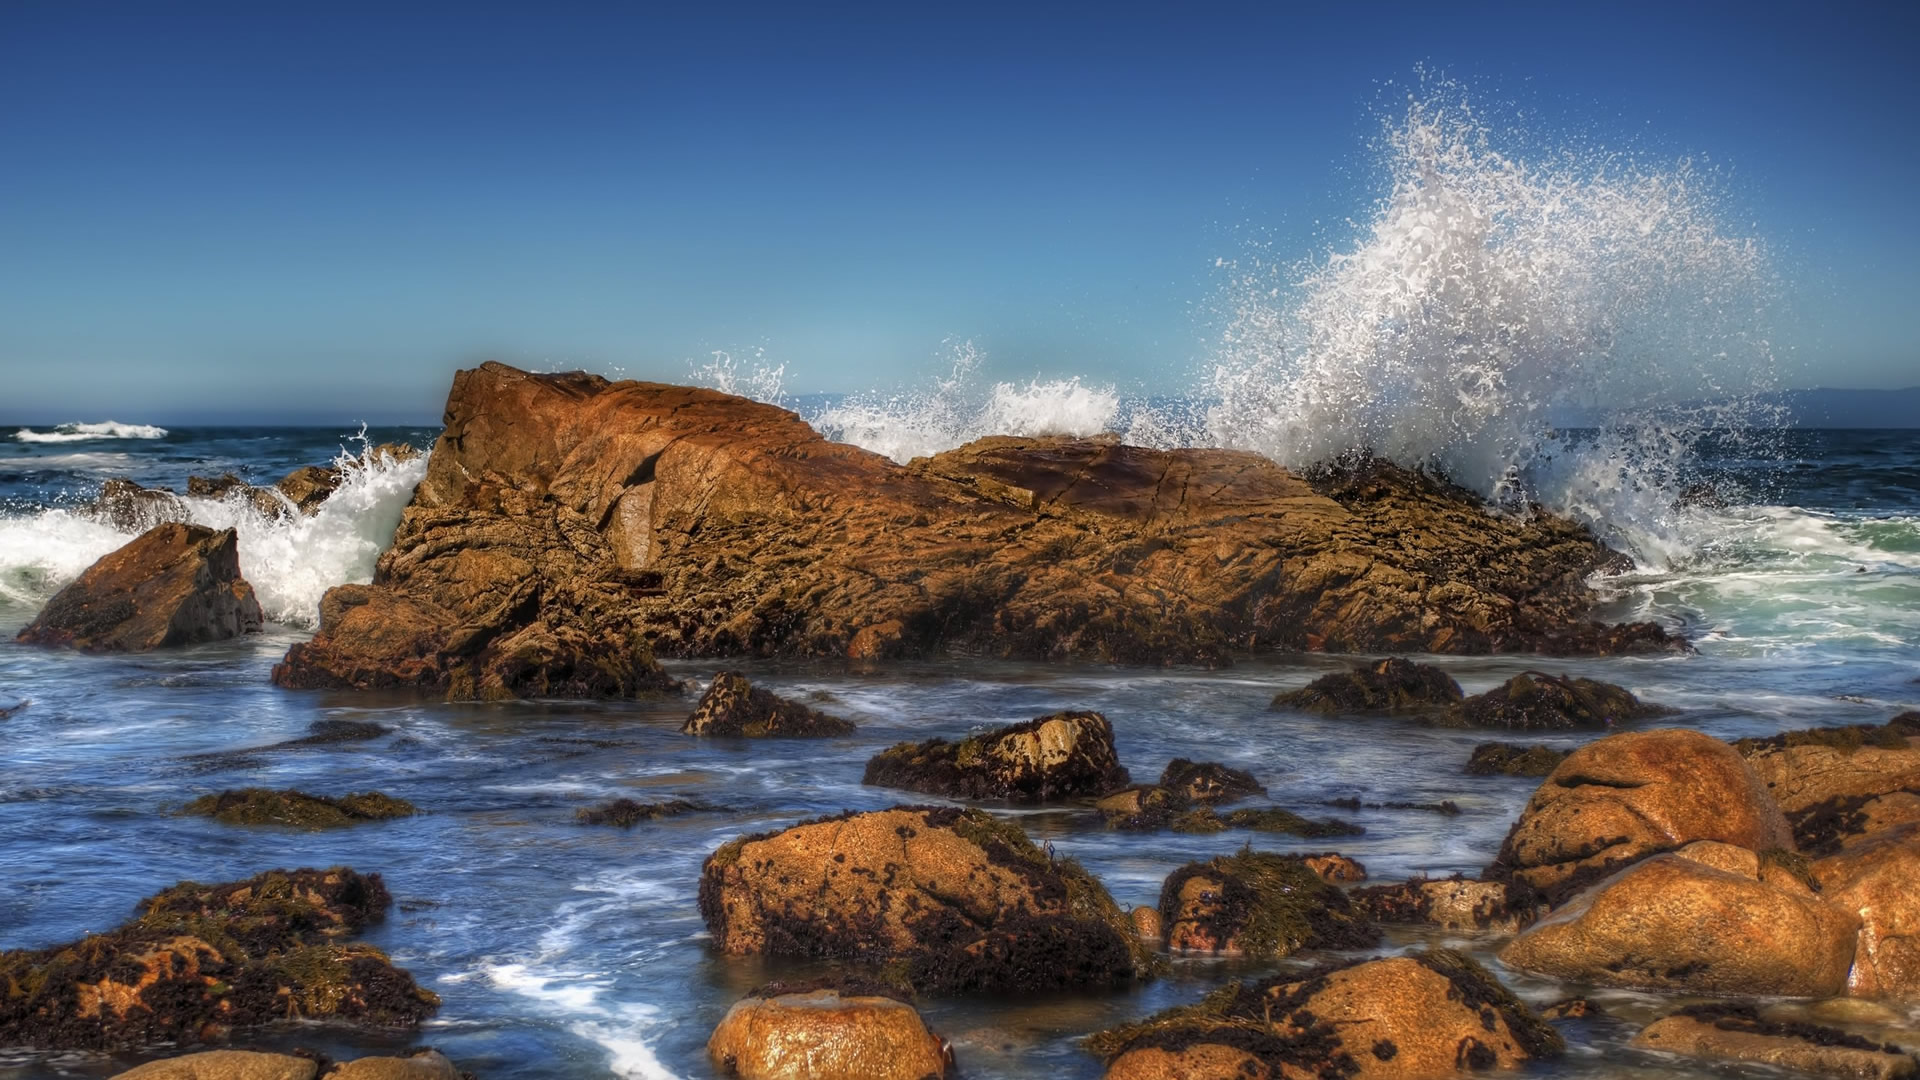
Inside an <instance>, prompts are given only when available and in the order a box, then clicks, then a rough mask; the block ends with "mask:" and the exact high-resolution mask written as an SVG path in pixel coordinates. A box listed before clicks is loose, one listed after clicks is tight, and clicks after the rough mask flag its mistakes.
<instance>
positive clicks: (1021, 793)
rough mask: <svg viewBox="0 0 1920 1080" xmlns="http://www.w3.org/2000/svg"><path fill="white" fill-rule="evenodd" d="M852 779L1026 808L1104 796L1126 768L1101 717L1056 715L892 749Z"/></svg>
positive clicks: (1121, 778) (1124, 777)
mask: <svg viewBox="0 0 1920 1080" xmlns="http://www.w3.org/2000/svg"><path fill="white" fill-rule="evenodd" d="M860 782H861V783H863V784H870V785H873V786H876V787H890V788H901V789H904V790H907V791H920V792H925V793H927V794H929V795H941V796H945V797H947V798H960V799H1007V800H1010V801H1013V802H1024V803H1034V802H1045V801H1047V800H1049V799H1065V798H1073V797H1076V796H1089V795H1100V794H1103V793H1105V792H1109V791H1112V790H1113V789H1114V788H1116V787H1119V786H1121V785H1123V784H1125V783H1126V782H1127V770H1126V769H1124V768H1122V767H1121V766H1120V758H1119V756H1118V754H1116V753H1115V751H1114V747H1113V725H1111V724H1109V723H1108V722H1107V718H1106V717H1104V716H1102V715H1100V714H1099V713H1097V712H1062V713H1054V714H1052V715H1051V716H1042V717H1039V718H1037V719H1034V720H1028V721H1026V722H1025V723H1020V724H1012V725H1009V726H1007V727H1003V728H996V729H994V730H992V731H988V732H985V733H983V734H979V735H974V736H972V737H970V738H967V739H963V740H961V741H960V742H957V743H954V742H948V741H947V740H945V739H929V740H927V741H926V742H922V743H899V744H896V745H894V746H892V747H889V748H888V749H886V750H882V751H881V752H880V753H878V754H876V755H874V757H873V759H872V760H870V761H868V762H867V769H866V773H865V775H863V776H862V777H861V779H860Z"/></svg>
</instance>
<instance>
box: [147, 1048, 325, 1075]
mask: <svg viewBox="0 0 1920 1080" xmlns="http://www.w3.org/2000/svg"><path fill="white" fill-rule="evenodd" d="M319 1074H320V1063H319V1062H318V1061H316V1060H314V1059H313V1058H310V1057H294V1056H293V1055H291V1054H261V1053H256V1052H254V1051H251V1050H202V1051H201V1052H199V1053H197V1054H182V1055H181V1056H179V1057H171V1058H162V1059H160V1060H159V1061H149V1062H147V1063H146V1064H145V1065H137V1066H135V1067H133V1068H131V1069H128V1070H127V1071H126V1072H123V1073H116V1074H115V1075H114V1077H113V1080H314V1077H316V1076H318V1075H319Z"/></svg>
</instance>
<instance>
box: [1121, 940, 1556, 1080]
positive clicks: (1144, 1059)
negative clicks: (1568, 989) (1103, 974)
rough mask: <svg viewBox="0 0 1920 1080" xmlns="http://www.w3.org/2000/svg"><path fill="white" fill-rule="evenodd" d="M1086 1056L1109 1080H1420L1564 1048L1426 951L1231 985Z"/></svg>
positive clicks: (1526, 1016)
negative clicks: (1093, 1057)
mask: <svg viewBox="0 0 1920 1080" xmlns="http://www.w3.org/2000/svg"><path fill="white" fill-rule="evenodd" d="M1088 1048H1089V1049H1091V1050H1092V1051H1094V1052H1095V1053H1097V1054H1099V1055H1100V1056H1101V1057H1103V1058H1105V1059H1107V1061H1108V1062H1109V1064H1108V1067H1107V1078H1108V1080H1116V1078H1118V1080H1183V1078H1205V1080H1241V1078H1243V1077H1261V1076H1270V1077H1346V1078H1349V1080H1418V1078H1425V1077H1435V1076H1453V1075H1456V1074H1458V1073H1461V1072H1464V1071H1468V1070H1475V1071H1477V1070H1482V1069H1513V1068H1518V1067H1520V1066H1522V1065H1525V1064H1527V1063H1528V1062H1532V1061H1540V1060H1544V1059H1550V1058H1555V1057H1558V1056H1560V1055H1561V1054H1562V1053H1564V1052H1565V1049H1566V1044H1565V1043H1564V1042H1563V1041H1562V1040H1561V1038H1560V1035H1559V1033H1558V1032H1556V1031H1554V1030H1553V1028H1552V1027H1550V1026H1549V1025H1547V1024H1546V1023H1545V1022H1543V1021H1541V1020H1540V1019H1539V1017H1537V1016H1535V1015H1534V1014H1533V1012H1532V1010H1530V1009H1528V1008H1527V1006H1526V1005H1525V1004H1524V1003H1522V1002H1521V1001H1520V1000H1519V999H1518V998H1516V997H1514V996H1513V995H1512V994H1511V993H1510V992H1508V991H1507V989H1506V988H1505V987H1503V986H1501V985H1500V983H1499V981H1498V980H1496V979H1495V978H1494V977H1493V976H1492V975H1490V974H1488V973H1487V971H1486V969H1485V968H1482V967H1481V966H1480V965H1478V964H1476V963H1474V962H1473V961H1472V960H1471V959H1470V958H1468V957H1467V956H1465V955H1464V954H1461V953H1457V952H1454V951H1452V950H1447V949H1433V950H1429V951H1427V952H1424V953H1416V954H1413V955H1411V956H1396V957H1391V958H1388V959H1384V960H1367V961H1360V962H1354V963H1349V964H1346V965H1336V966H1333V967H1330V968H1321V969H1319V970H1317V971H1313V972H1309V973H1307V974H1306V975H1304V976H1302V975H1280V976H1275V977H1272V978H1268V979H1264V980H1261V981H1259V982H1255V983H1232V984H1230V985H1228V986H1226V987H1224V988H1222V989H1220V990H1217V991H1215V992H1213V993H1212V994H1209V995H1208V996H1207V998H1206V999H1205V1000H1203V1001H1201V1002H1200V1003H1199V1004H1197V1005H1190V1006H1185V1007H1182V1008H1176V1009H1172V1010H1169V1011H1167V1012H1164V1013H1160V1014H1159V1015H1156V1016H1151V1017H1148V1018H1147V1019H1145V1020H1140V1021H1137V1022H1134V1023H1131V1024H1125V1025H1122V1026H1120V1027H1118V1028H1114V1029H1111V1030H1109V1031H1103V1032H1100V1033H1099V1034H1097V1035H1095V1036H1093V1037H1092V1038H1091V1039H1089V1040H1088ZM1235 1070H1238V1071H1235Z"/></svg>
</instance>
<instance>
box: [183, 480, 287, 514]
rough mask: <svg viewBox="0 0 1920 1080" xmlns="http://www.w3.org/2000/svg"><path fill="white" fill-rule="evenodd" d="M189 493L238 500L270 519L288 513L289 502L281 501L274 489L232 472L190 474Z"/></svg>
mask: <svg viewBox="0 0 1920 1080" xmlns="http://www.w3.org/2000/svg"><path fill="white" fill-rule="evenodd" d="M187 495H188V496H189V497H190V498H196V499H218V500H222V501H238V502H241V503H244V504H245V505H246V506H248V507H250V508H251V509H252V510H253V512H254V513H256V514H259V515H260V516H261V517H264V518H267V519H269V520H272V519H274V518H280V517H285V516H286V513H287V504H286V503H284V502H281V501H280V497H279V496H278V495H277V494H275V492H274V491H273V489H271V488H260V487H254V486H253V485H252V484H249V483H247V482H246V481H245V480H242V479H240V478H239V477H238V476H235V475H234V474H232V473H226V474H224V475H222V476H217V477H209V476H189V477H187Z"/></svg>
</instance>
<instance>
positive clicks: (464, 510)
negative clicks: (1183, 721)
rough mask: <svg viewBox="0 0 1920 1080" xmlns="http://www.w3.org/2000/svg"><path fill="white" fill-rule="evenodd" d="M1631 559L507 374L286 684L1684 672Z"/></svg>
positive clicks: (1299, 479)
mask: <svg viewBox="0 0 1920 1080" xmlns="http://www.w3.org/2000/svg"><path fill="white" fill-rule="evenodd" d="M1619 558H1620V557H1619V555H1618V554H1617V553H1616V552H1612V551H1610V550H1608V549H1607V548H1606V547H1605V546H1603V545H1602V544H1600V543H1599V542H1598V541H1597V540H1596V539H1595V538H1594V537H1593V535H1592V534H1591V533H1590V532H1588V531H1587V530H1586V529H1584V528H1582V527H1580V526H1578V525H1575V524H1573V523H1572V522H1569V521H1567V520H1565V519H1562V518H1558V517H1555V516H1553V515H1551V514H1548V513H1546V512H1544V511H1542V512H1538V513H1534V514H1529V515H1498V514H1495V513H1493V512H1491V511H1489V510H1488V509H1487V508H1486V507H1485V506H1484V504H1483V501H1482V500H1481V499H1480V498H1479V497H1477V496H1475V495H1473V494H1472V493H1471V492H1467V491H1465V490H1462V489H1459V488H1455V487H1451V486H1449V485H1446V484H1444V483H1441V482H1438V481H1436V480H1433V479H1431V478H1429V477H1426V476H1423V475H1421V474H1418V473H1414V472H1410V471H1407V470H1403V469H1398V468H1395V467H1392V466H1389V465H1386V464H1384V463H1380V462H1361V461H1353V462H1346V463H1343V464H1341V465H1339V466H1337V467H1329V468H1325V469H1320V470H1316V471H1315V472H1314V473H1313V474H1312V475H1311V476H1299V475H1295V474H1293V473H1290V472H1288V471H1286V470H1285V469H1283V468H1281V467H1280V466H1278V465H1276V464H1275V463H1274V462H1272V461H1271V460H1268V459H1266V458H1263V457H1261V456H1259V455H1257V454H1252V453H1246V452H1238V451H1226V450H1199V449H1183V450H1150V449H1145V448H1140V447H1129V446H1122V445H1119V444H1118V443H1115V442H1113V441H1111V440H1105V439H1073V438H1036V439H1014V438H989V439H982V440H979V441H976V442H974V443H971V444H969V445H967V446H964V447H960V448H958V449H955V450H951V451H947V452H945V453H942V454H938V455H935V456H933V457H931V458H928V459H924V460H921V461H917V462H915V463H914V464H912V465H910V466H902V465H897V464H895V463H893V462H891V461H888V460H887V459H885V458H883V457H881V456H880V455H878V454H873V453H869V452H867V451H864V450H861V449H858V448H856V447H852V446H847V445H843V444H836V443H831V442H828V441H826V440H824V439H822V438H821V437H820V436H819V435H818V434H817V433H816V432H814V431H813V430H812V429H811V428H810V427H808V426H807V425H806V424H805V423H804V422H803V421H802V420H801V419H800V418H799V417H798V416H796V415H794V414H793V413H790V412H787V411H785V410H783V409H779V408H777V407H774V406H770V405H764V404H759V403H756V402H752V401H748V400H745V399H743V398H738V397H733V396H730V395H727V394H722V393H718V392H715V391H711V390H704V389H697V388H689V387H675V386H663V385H659V384H652V383H639V382H622V383H609V382H607V381H606V380H604V379H601V378H598V377H595V376H591V375H586V374H581V373H571V374H548V375H534V374H529V373H527V372H523V371H517V370H515V369H513V368H510V367H507V366H505V365H501V364H486V365H483V366H481V367H479V368H477V369H473V370H468V371H462V372H460V373H458V374H457V375H456V376H455V377H454V384H453V388H452V391H451V393H450V394H449V396H448V400H447V407H446V413H445V429H444V431H443V433H442V434H441V436H440V438H439V441H438V442H437V443H436V444H435V447H434V450H433V454H432V458H431V462H430V464H429V467H428V469H427V473H426V477H425V479H424V480H423V481H422V482H421V484H420V486H419V488H418V489H417V490H416V491H415V493H414V498H413V501H412V503H411V504H410V505H409V506H408V507H407V510H406V512H405V515H404V517H403V519H402V521H401V524H400V527H399V529H398V530H397V532H396V534H395V537H394V543H393V545H392V547H390V548H389V549H388V551H387V552H386V553H385V554H384V555H382V556H381V559H380V562H379V565H378V568H377V569H376V571H375V575H374V581H375V584H373V585H370V586H354V587H352V588H353V589H354V590H355V591H353V592H351V593H349V594H348V595H349V596H350V597H351V599H352V603H351V604H350V605H341V604H335V605H334V608H335V609H336V610H340V609H342V608H343V607H347V606H350V607H351V608H352V609H353V610H354V611H356V612H358V614H357V615H355V616H353V617H351V618H347V619H341V620H335V621H328V620H325V619H323V620H322V623H321V627H320V631H319V633H318V634H316V635H315V638H314V640H313V641H311V642H308V643H306V644H304V645H302V646H299V647H296V648H295V649H293V650H290V651H289V654H288V657H287V661H286V663H285V665H284V667H283V668H282V669H281V670H280V673H279V675H278V676H277V677H278V678H279V679H280V681H281V682H282V685H291V686H361V685H395V684H412V683H415V682H417V681H418V680H420V679H422V678H426V679H438V680H439V681H438V682H435V683H434V684H433V685H436V686H444V685H446V682H447V680H448V678H449V676H448V675H447V674H445V673H447V672H450V671H452V670H453V669H456V668H461V667H472V668H475V669H476V670H478V671H488V670H491V669H492V668H493V667H494V663H495V661H496V659H497V658H500V657H503V656H504V654H507V653H514V652H522V651H525V648H526V647H527V646H528V645H529V644H530V642H529V639H527V638H525V637H523V635H526V634H528V633H530V632H531V633H532V634H533V636H534V637H535V638H537V639H539V640H541V641H543V642H547V643H549V644H548V646H547V647H546V652H545V654H544V655H543V657H542V658H541V661H540V662H541V664H542V665H543V666H546V667H554V668H566V669H568V670H580V669H585V668H596V667H598V666H599V665H600V664H601V663H602V662H603V660H604V658H605V657H607V656H609V655H611V653H610V651H609V650H607V649H604V648H596V647H594V646H595V645H596V643H600V642H631V643H632V644H633V646H634V647H635V648H649V649H652V650H655V651H657V652H658V653H659V654H660V655H663V656H681V657H691V656H702V657H716V656H760V657H794V658H835V659H842V658H847V657H856V658H882V659H886V658H906V657H921V656H934V655H944V654H950V653H955V652H958V653H963V654H967V655H982V656H992V657H1008V658H1024V659H1045V660H1072V661H1089V662H1116V663H1131V664H1153V665H1160V664H1168V663H1200V664H1219V663H1226V662H1229V661H1230V660H1231V659H1232V657H1233V656H1234V655H1236V654H1239V653H1243V652H1248V651H1260V650H1274V649H1282V650H1305V649H1329V650H1347V651H1354V650H1368V651H1385V650H1424V651H1435V652H1450V653H1482V652H1514V651H1528V652H1548V653H1556V654H1564V653H1576V654H1595V653H1611V652H1621V651H1661V650H1669V649H1673V648H1677V647H1680V645H1679V643H1678V642H1676V641H1675V640H1674V639H1673V638H1671V637H1670V636H1668V635H1667V634H1666V633H1665V632H1664V631H1662V630H1660V629H1659V628H1658V627H1654V626H1651V625H1650V624H1635V625H1633V626H1629V627H1608V626H1602V625H1600V624H1598V623H1595V622H1594V621H1592V610H1593V605H1594V601H1595V598H1596V594H1595V593H1594V591H1593V589H1592V588H1591V587H1590V586H1589V585H1587V584H1586V581H1585V579H1586V577H1587V575H1588V574H1589V573H1591V572H1592V571H1594V570H1597V569H1600V568H1602V567H1606V566H1611V565H1615V564H1617V562H1618V560H1619ZM455 630H458V631H459V632H452V631H455ZM370 635H371V636H373V637H374V638H376V639H377V640H376V641H368V640H366V639H367V638H368V637H369V636H370ZM580 650H584V651H580ZM481 682H483V683H484V680H481ZM546 682H547V683H548V684H549V685H550V686H552V687H554V689H551V690H548V691H543V692H546V693H551V694H554V695H556V696H558V695H559V694H563V693H564V694H572V695H587V694H594V695H601V694H612V693H615V692H618V691H620V690H621V689H622V688H623V687H624V686H625V684H624V682H623V681H622V680H598V679H592V680H588V679H573V680H563V679H559V678H552V677H550V678H548V679H547V680H546ZM505 685H506V686H507V688H508V689H510V690H513V691H514V692H519V690H518V686H519V684H517V683H512V682H508V683H506V684H505Z"/></svg>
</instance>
